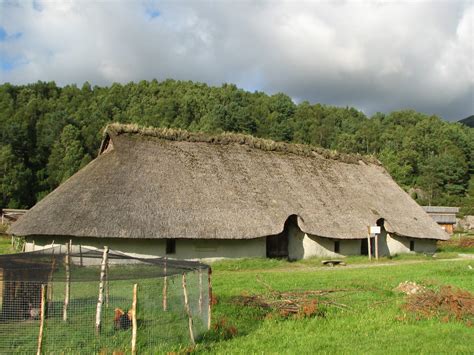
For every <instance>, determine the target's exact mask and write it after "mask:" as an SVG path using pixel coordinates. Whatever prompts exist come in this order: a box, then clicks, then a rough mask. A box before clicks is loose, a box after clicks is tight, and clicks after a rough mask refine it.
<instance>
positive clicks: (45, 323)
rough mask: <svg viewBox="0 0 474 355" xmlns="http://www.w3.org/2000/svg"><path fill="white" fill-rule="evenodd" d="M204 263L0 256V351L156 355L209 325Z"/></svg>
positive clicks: (55, 254)
mask: <svg viewBox="0 0 474 355" xmlns="http://www.w3.org/2000/svg"><path fill="white" fill-rule="evenodd" d="M209 294H210V268H209V267H208V266H207V265H204V264H201V263H197V262H189V261H176V260H166V259H163V258H153V259H143V258H135V257H130V256H128V255H124V254H121V253H119V252H115V251H107V249H106V250H104V251H101V250H92V249H86V248H83V247H82V248H81V247H73V248H72V249H69V248H66V247H64V246H55V247H53V248H48V249H43V250H40V251H35V252H30V253H23V254H12V255H3V256H0V353H2V354H3V353H38V351H39V352H40V353H41V352H43V353H65V354H67V353H74V354H77V353H84V354H91V353H101V354H109V353H110V354H112V353H114V352H115V353H122V352H123V353H130V352H132V353H135V352H138V353H140V352H143V353H156V352H163V351H167V350H169V349H170V348H173V347H176V345H178V344H192V343H193V342H194V341H195V340H196V339H198V338H199V337H200V336H201V335H202V334H203V333H204V332H205V331H207V329H208V326H209V324H210V302H209V300H210V299H209Z"/></svg>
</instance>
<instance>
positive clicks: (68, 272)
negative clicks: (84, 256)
mask: <svg viewBox="0 0 474 355" xmlns="http://www.w3.org/2000/svg"><path fill="white" fill-rule="evenodd" d="M71 244H72V241H71V240H70V241H69V243H68V244H67V245H66V256H65V257H64V264H65V265H64V266H65V269H66V270H65V271H66V289H65V290H64V305H63V321H65V322H66V321H67V308H68V306H69V298H70V296H71V266H70V263H71Z"/></svg>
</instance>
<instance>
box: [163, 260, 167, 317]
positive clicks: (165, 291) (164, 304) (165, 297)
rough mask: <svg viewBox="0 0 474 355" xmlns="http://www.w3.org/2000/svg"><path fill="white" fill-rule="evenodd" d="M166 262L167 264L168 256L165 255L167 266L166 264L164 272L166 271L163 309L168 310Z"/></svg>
mask: <svg viewBox="0 0 474 355" xmlns="http://www.w3.org/2000/svg"><path fill="white" fill-rule="evenodd" d="M166 264H167V258H166V257H165V266H164V272H165V277H164V278H163V311H166V310H167V309H168V301H167V297H168V275H167V270H166Z"/></svg>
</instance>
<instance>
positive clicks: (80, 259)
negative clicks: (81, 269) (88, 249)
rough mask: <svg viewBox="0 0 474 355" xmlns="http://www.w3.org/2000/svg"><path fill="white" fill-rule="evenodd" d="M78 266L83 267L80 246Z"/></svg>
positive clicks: (80, 247) (80, 246)
mask: <svg viewBox="0 0 474 355" xmlns="http://www.w3.org/2000/svg"><path fill="white" fill-rule="evenodd" d="M79 265H80V266H84V264H83V262H82V245H79Z"/></svg>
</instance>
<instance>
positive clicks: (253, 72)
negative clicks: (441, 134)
mask: <svg viewBox="0 0 474 355" xmlns="http://www.w3.org/2000/svg"><path fill="white" fill-rule="evenodd" d="M0 6H1V8H0V12H1V13H2V14H3V15H2V17H1V18H0V26H1V27H3V28H4V29H5V31H6V32H7V33H9V34H10V33H20V32H21V33H22V35H21V36H20V37H18V38H17V39H16V40H14V41H13V40H12V41H8V42H2V43H1V44H2V47H3V48H2V49H1V50H2V52H4V53H6V54H8V58H17V59H16V60H17V62H16V65H14V68H13V69H11V70H4V71H0V75H2V78H1V81H9V82H12V83H27V82H34V81H36V80H55V81H56V82H57V83H59V84H61V85H62V84H68V83H71V82H76V83H78V84H80V83H82V82H84V81H86V80H88V81H90V82H92V83H97V84H110V83H111V82H114V81H118V82H127V81H131V80H141V79H152V78H158V79H165V78H176V79H186V80H188V79H189V80H198V81H204V82H207V83H209V84H216V85H219V84H221V83H223V82H235V83H237V84H238V85H240V86H243V87H244V88H249V89H259V90H265V91H267V92H269V93H273V92H278V91H282V92H286V93H288V94H289V95H290V96H292V97H295V98H299V99H304V100H309V101H311V102H323V103H328V104H337V105H354V106H356V107H358V108H361V109H365V110H366V111H367V112H368V113H373V112H375V111H389V110H393V109H398V108H407V107H411V108H415V109H418V110H421V111H425V112H428V113H437V114H440V115H442V116H444V117H446V118H462V117H464V116H467V115H469V114H472V113H473V112H474V107H473V102H474V97H473V95H474V94H473V92H474V74H473V73H474V69H473V58H474V53H473V42H474V35H473V22H474V19H473V18H474V15H473V14H474V5H473V4H472V1H465V2H463V1H449V2H448V1H445V2H443V1H434V2H427V1H423V2H392V1H366V2H359V1H335V2H328V1H324V2H290V1H281V2H275V1H258V2H245V1H242V2H230V1H229V2H226V1H221V2H212V3H208V2H203V1H199V2H195V1H189V2H186V1H185V2H182V1H180V2H176V1H165V2H161V1H159V2H158V1H157V2H153V1H151V2H150V1H147V2H142V3H138V2H130V1H122V2H85V1H79V0H77V1H62V2H46V1H44V2H41V1H37V2H35V3H33V2H31V3H26V2H19V3H15V4H14V3H12V2H8V3H3V4H1V5H0ZM38 9H40V11H38ZM150 14H153V15H150Z"/></svg>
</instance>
